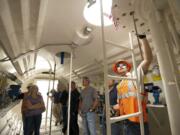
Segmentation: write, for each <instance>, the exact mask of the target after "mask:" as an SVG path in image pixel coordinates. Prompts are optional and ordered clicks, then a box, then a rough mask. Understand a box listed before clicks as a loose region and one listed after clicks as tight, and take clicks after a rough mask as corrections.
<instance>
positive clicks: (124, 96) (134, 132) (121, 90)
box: [114, 35, 152, 135]
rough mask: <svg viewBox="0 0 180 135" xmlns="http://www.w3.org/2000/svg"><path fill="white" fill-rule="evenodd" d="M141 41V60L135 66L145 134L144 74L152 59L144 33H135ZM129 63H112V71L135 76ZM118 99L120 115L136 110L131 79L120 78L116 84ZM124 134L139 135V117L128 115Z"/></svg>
mask: <svg viewBox="0 0 180 135" xmlns="http://www.w3.org/2000/svg"><path fill="white" fill-rule="evenodd" d="M137 36H138V38H139V39H140V41H141V47H142V55H143V60H142V61H141V63H140V64H139V66H138V67H137V74H138V76H137V78H138V82H139V84H140V87H139V89H140V90H139V91H140V93H139V95H140V99H141V103H142V111H143V120H144V128H145V130H144V132H145V135H149V130H148V124H147V109H146V103H147V92H145V91H144V87H143V86H144V84H143V80H144V75H145V74H146V73H147V71H148V68H149V65H150V64H151V61H152V51H151V48H150V46H149V43H148V40H147V39H146V35H137ZM130 70H131V65H130V64H129V63H128V62H126V61H119V62H117V63H116V64H115V65H114V71H115V72H116V73H118V74H119V75H121V76H126V77H135V72H134V71H133V72H132V73H130V72H129V71H130ZM117 90H118V101H119V109H120V114H121V115H128V114H132V113H136V112H138V111H139V110H138V102H137V86H136V84H135V82H134V81H133V80H122V81H121V82H120V83H119V84H118V86H117ZM124 126H125V135H140V134H141V133H140V124H139V117H138V116H137V117H130V118H128V120H126V121H125V122H124Z"/></svg>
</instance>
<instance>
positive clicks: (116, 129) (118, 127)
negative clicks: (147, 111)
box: [102, 121, 123, 135]
mask: <svg viewBox="0 0 180 135" xmlns="http://www.w3.org/2000/svg"><path fill="white" fill-rule="evenodd" d="M105 122H106V121H104V126H103V127H102V135H107V134H106V123H105ZM111 135H123V122H122V121H120V122H116V123H112V124H111Z"/></svg>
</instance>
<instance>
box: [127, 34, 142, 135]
mask: <svg viewBox="0 0 180 135" xmlns="http://www.w3.org/2000/svg"><path fill="white" fill-rule="evenodd" d="M129 41H130V45H131V55H132V62H133V68H134V72H135V75H136V78H137V79H136V87H137V101H138V108H139V112H141V114H140V116H139V119H140V129H141V135H144V121H143V111H142V104H141V99H140V87H139V84H140V83H139V80H138V74H137V65H136V60H135V55H134V50H133V49H134V47H133V39H132V35H131V33H130V32H129ZM140 85H141V84H140Z"/></svg>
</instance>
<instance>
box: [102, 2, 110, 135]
mask: <svg viewBox="0 0 180 135" xmlns="http://www.w3.org/2000/svg"><path fill="white" fill-rule="evenodd" d="M100 10H101V12H100V13H101V34H102V48H103V63H104V87H105V103H106V127H107V129H106V130H107V133H106V134H107V135H111V124H110V110H109V108H110V105H109V93H108V89H109V88H108V82H107V76H108V69H107V57H106V44H105V35H104V17H103V2H102V0H100Z"/></svg>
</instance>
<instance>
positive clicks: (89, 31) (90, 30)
mask: <svg viewBox="0 0 180 135" xmlns="http://www.w3.org/2000/svg"><path fill="white" fill-rule="evenodd" d="M92 30H93V29H92V28H91V27H89V26H86V27H85V28H84V31H83V33H84V35H89V34H90V33H91V32H92Z"/></svg>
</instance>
